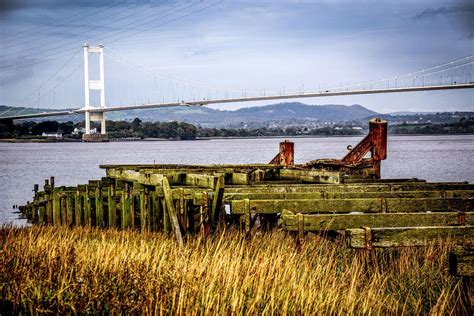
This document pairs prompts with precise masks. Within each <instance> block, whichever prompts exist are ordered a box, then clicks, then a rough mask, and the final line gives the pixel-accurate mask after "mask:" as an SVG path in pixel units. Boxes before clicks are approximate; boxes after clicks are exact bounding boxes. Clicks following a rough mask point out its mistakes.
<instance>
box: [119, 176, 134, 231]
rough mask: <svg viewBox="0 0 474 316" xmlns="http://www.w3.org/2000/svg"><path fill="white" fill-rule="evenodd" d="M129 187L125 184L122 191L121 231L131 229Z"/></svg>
mask: <svg viewBox="0 0 474 316" xmlns="http://www.w3.org/2000/svg"><path fill="white" fill-rule="evenodd" d="M130 198H131V194H130V185H129V184H128V183H125V186H124V188H123V190H122V199H121V203H122V229H128V228H130V227H131V223H132V219H131V211H130V209H131V205H130Z"/></svg>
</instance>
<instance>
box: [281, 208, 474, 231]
mask: <svg viewBox="0 0 474 316" xmlns="http://www.w3.org/2000/svg"><path fill="white" fill-rule="evenodd" d="M461 214H462V215H461ZM462 216H464V218H463V219H462ZM281 218H282V222H283V228H284V229H285V230H288V231H297V222H296V214H295V213H293V212H290V211H283V213H282V216H281ZM303 221H304V230H305V231H324V230H344V229H350V228H360V227H372V228H376V227H419V226H454V225H459V224H460V222H461V221H463V222H464V223H465V224H466V225H472V224H474V212H469V213H458V212H436V213H376V214H337V215H333V214H304V215H303Z"/></svg>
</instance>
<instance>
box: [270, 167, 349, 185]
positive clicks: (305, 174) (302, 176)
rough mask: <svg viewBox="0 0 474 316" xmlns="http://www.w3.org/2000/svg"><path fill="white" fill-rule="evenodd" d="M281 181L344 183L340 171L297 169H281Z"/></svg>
mask: <svg viewBox="0 0 474 316" xmlns="http://www.w3.org/2000/svg"><path fill="white" fill-rule="evenodd" d="M279 179H280V180H296V181H304V182H312V183H334V184H339V183H341V182H342V176H341V173H340V172H339V171H322V170H296V169H280V172H279Z"/></svg>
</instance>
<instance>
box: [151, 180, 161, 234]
mask: <svg viewBox="0 0 474 316" xmlns="http://www.w3.org/2000/svg"><path fill="white" fill-rule="evenodd" d="M151 199H152V215H151V229H152V230H153V231H158V227H159V222H160V218H161V202H160V198H159V196H158V194H157V191H156V187H155V191H153V192H152V194H151Z"/></svg>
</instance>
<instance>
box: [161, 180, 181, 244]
mask: <svg viewBox="0 0 474 316" xmlns="http://www.w3.org/2000/svg"><path fill="white" fill-rule="evenodd" d="M163 193H164V196H165V201H166V209H167V210H168V215H169V217H170V222H171V227H172V229H173V232H174V235H175V237H176V241H177V242H178V245H180V246H182V245H183V236H182V235H181V228H180V227H179V221H178V217H177V216H176V210H175V208H174V202H173V197H172V196H171V188H170V184H169V182H168V178H167V177H163Z"/></svg>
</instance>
